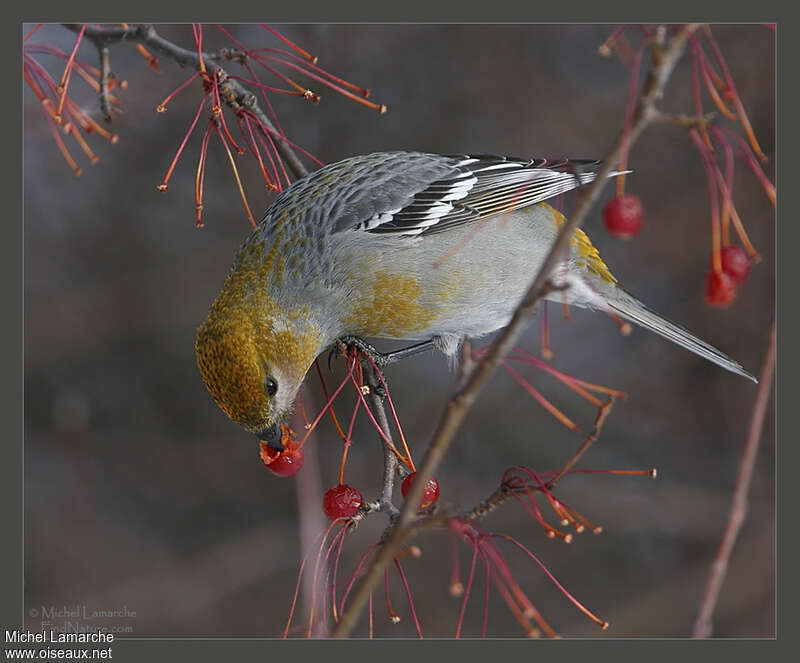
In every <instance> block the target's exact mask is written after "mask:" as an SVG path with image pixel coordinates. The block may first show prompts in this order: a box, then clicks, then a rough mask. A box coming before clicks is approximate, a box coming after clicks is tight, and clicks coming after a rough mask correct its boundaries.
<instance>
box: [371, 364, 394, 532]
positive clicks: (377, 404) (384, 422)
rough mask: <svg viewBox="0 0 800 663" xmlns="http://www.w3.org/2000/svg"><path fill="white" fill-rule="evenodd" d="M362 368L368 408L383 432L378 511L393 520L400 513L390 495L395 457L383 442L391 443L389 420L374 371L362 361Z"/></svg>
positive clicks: (392, 489) (391, 492)
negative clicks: (367, 390) (367, 389)
mask: <svg viewBox="0 0 800 663" xmlns="http://www.w3.org/2000/svg"><path fill="white" fill-rule="evenodd" d="M361 363H362V366H363V367H364V382H365V383H366V385H367V386H368V387H369V393H368V394H367V399H368V400H369V406H370V408H372V411H373V413H374V414H375V418H376V419H377V421H378V425H379V426H380V427H381V430H382V431H383V435H384V437H381V436H380V435H379V436H378V439H379V440H380V442H381V444H382V445H383V488H382V489H381V495H380V498H379V500H378V504H379V505H380V510H381V511H384V512H386V513H388V514H389V517H390V518H391V519H392V520H394V519H395V518H396V517H397V516H398V515H399V513H400V511H399V510H398V509H397V507H396V506H395V505H394V504H393V503H392V495H393V493H394V481H395V478H396V477H397V455H396V454H395V453H394V451H393V450H392V449H391V447H390V446H389V445H388V444H387V443H386V442H385V440H389V441H390V442H392V432H391V430H390V428H389V418H388V417H387V416H386V409H385V408H384V407H383V401H382V400H381V397H380V395H379V388H380V386H381V385H380V380H379V379H378V376H377V374H376V372H375V371H376V369H375V367H374V366H373V365H372V362H370V361H362V362H361Z"/></svg>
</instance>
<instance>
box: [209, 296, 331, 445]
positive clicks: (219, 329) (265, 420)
mask: <svg viewBox="0 0 800 663" xmlns="http://www.w3.org/2000/svg"><path fill="white" fill-rule="evenodd" d="M292 318H294V319H292ZM321 346H322V343H321V339H320V336H319V335H318V334H315V333H314V332H313V330H312V329H311V328H310V327H309V325H308V324H307V320H304V319H303V318H302V316H289V317H287V316H280V317H276V315H275V312H274V310H270V307H268V306H258V305H255V303H253V302H251V303H250V305H244V303H243V302H241V301H239V302H236V301H233V302H232V301H230V298H229V297H225V293H223V295H222V296H221V297H220V298H218V300H217V301H216V302H215V304H214V306H213V307H212V309H211V311H210V312H209V314H208V317H207V318H206V320H205V322H204V323H203V324H202V326H201V327H200V328H199V329H198V331H197V340H196V344H195V351H196V354H197V366H198V368H199V369H200V374H201V376H202V377H203V381H204V382H205V385H206V387H207V389H208V391H209V392H210V393H211V396H212V397H213V398H214V400H215V401H216V402H217V405H219V407H220V408H221V409H222V411H223V412H224V413H225V414H226V415H228V417H230V418H231V419H232V420H233V421H235V422H236V423H237V424H239V425H240V426H242V428H244V429H245V430H246V431H248V432H250V433H255V434H256V435H257V436H258V437H259V438H261V439H263V440H264V441H266V442H267V443H268V444H270V445H271V446H275V448H278V449H280V448H281V442H280V439H281V434H280V428H279V426H280V423H281V422H282V421H283V420H284V418H285V417H286V416H287V415H288V414H289V412H290V411H291V408H292V404H293V403H294V399H295V396H296V395H297V391H298V389H299V388H300V385H301V383H302V381H303V378H304V377H305V374H306V371H307V370H308V368H309V366H310V365H311V363H312V362H313V361H314V358H315V357H316V356H317V354H318V353H319V351H320V350H321Z"/></svg>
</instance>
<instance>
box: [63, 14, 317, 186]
mask: <svg viewBox="0 0 800 663" xmlns="http://www.w3.org/2000/svg"><path fill="white" fill-rule="evenodd" d="M64 26H65V27H66V28H69V29H70V30H72V31H74V32H78V31H80V29H81V27H82V26H81V25H80V24H74V23H65V24H64ZM84 36H85V37H86V38H88V39H90V40H91V41H93V42H94V43H95V44H96V45H97V47H98V49H100V52H101V53H102V50H103V49H104V48H107V47H108V45H110V44H118V43H121V42H130V43H135V44H143V45H144V46H146V47H148V48H150V49H152V50H153V51H155V52H158V53H159V54H161V55H162V56H164V57H166V58H169V59H170V60H172V61H173V62H175V63H177V64H179V65H180V66H182V67H192V68H194V69H198V70H199V69H200V61H199V58H198V55H197V51H190V50H188V49H186V48H183V47H181V46H178V45H177V44H175V43H173V42H171V41H169V40H168V39H165V38H164V37H162V36H161V35H159V34H158V33H157V32H156V29H155V28H154V27H153V26H152V25H134V26H130V27H127V28H123V27H121V26H117V25H108V26H96V25H87V26H86V31H85V32H84ZM221 58H222V55H220V54H214V53H203V61H204V63H205V67H206V70H207V71H209V72H210V73H211V74H212V75H218V73H217V72H223V73H227V72H225V70H224V69H223V68H222V67H220V66H219V65H218V64H217V63H216V60H219V59H221ZM101 61H102V58H101ZM222 78H223V79H224V81H220V84H219V85H220V93H223V92H226V91H227V92H228V94H220V97H221V98H222V99H223V100H224V101H225V103H227V104H228V105H229V106H231V107H232V108H233V107H234V103H236V104H239V105H240V106H244V107H245V108H247V109H248V110H250V111H251V112H252V113H253V114H254V115H255V116H256V117H257V118H258V121H259V122H260V123H261V124H263V125H264V126H265V127H267V128H268V129H270V130H271V131H272V132H274V133H273V134H272V135H273V137H274V138H275V146H276V148H277V149H278V152H279V153H280V155H281V158H282V159H283V160H284V161H285V162H286V164H287V165H288V166H289V168H290V169H291V171H292V173H293V174H294V176H295V177H297V178H300V177H304V176H305V175H308V170H307V169H306V167H305V166H304V165H303V163H302V162H301V161H300V158H299V157H298V156H297V153H296V152H295V151H294V150H293V149H292V147H291V146H290V145H289V144H288V143H287V142H286V140H285V138H284V137H283V136H282V135H281V133H280V132H279V131H277V129H275V125H274V124H272V122H271V121H270V119H269V118H268V117H267V115H266V114H265V113H264V111H263V109H262V108H261V107H260V106H259V104H258V100H257V98H256V95H255V94H253V93H252V92H250V90H248V89H247V88H246V87H245V86H244V85H242V84H241V83H239V82H238V81H236V80H233V79H231V78H229V77H228V76H227V75H225V76H223V77H222ZM100 103H101V106H102V104H103V101H102V93H101V102H100Z"/></svg>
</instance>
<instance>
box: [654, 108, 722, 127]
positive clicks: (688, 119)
mask: <svg viewBox="0 0 800 663" xmlns="http://www.w3.org/2000/svg"><path fill="white" fill-rule="evenodd" d="M716 119H717V112H716V111H711V112H710V113H706V114H705V115H685V114H683V113H664V112H662V111H656V112H655V113H654V114H653V122H659V123H661V124H673V125H675V126H676V127H681V128H682V129H692V128H694V127H707V126H708V125H709V124H711V123H712V122H714V120H716Z"/></svg>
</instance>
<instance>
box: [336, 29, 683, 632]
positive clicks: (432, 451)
mask: <svg viewBox="0 0 800 663" xmlns="http://www.w3.org/2000/svg"><path fill="white" fill-rule="evenodd" d="M698 27H699V25H696V24H690V25H686V26H683V27H682V28H680V29H679V31H678V32H677V33H676V34H675V35H674V36H673V37H672V38H671V39H670V40H669V43H668V44H666V47H664V42H665V40H666V29H665V28H664V27H660V28H659V29H658V30H656V37H655V38H654V41H653V44H652V49H651V66H650V71H649V73H648V76H647V80H646V81H645V84H644V88H643V91H642V94H641V96H640V98H639V103H638V104H637V108H636V112H635V114H634V120H633V125H632V126H631V128H630V132H629V133H628V136H627V145H628V148H629V149H630V147H631V146H632V145H633V144H634V143H635V142H636V140H637V139H638V137H639V136H640V135H641V133H642V131H643V130H644V129H645V128H646V127H647V126H648V124H649V123H650V122H651V121H652V119H653V113H654V112H655V110H656V108H655V104H656V101H657V100H659V99H660V98H661V97H662V96H663V93H664V86H665V85H666V83H667V81H668V80H669V78H670V75H671V74H672V72H673V70H674V69H675V65H676V64H677V63H678V61H679V60H680V58H681V56H682V55H683V52H684V49H685V47H686V41H687V40H688V38H689V36H690V35H691V34H692V33H693V32H694V31H695V30H696V29H697V28H698ZM620 143H621V139H618V140H617V142H616V146H615V148H614V149H613V150H612V151H611V153H610V154H609V155H608V157H606V159H605V162H604V164H603V166H602V167H601V168H600V170H599V171H598V173H597V176H596V178H595V179H594V181H593V182H592V183H591V184H589V185H588V186H587V187H586V189H585V193H584V195H583V196H582V197H581V199H580V201H579V202H578V205H577V207H576V209H575V212H574V214H573V215H572V217H571V218H570V219H569V220H568V221H566V222H565V223H564V225H563V226H562V227H561V230H560V231H559V234H558V236H557V237H556V240H555V243H554V244H553V246H552V247H551V249H550V252H549V254H548V255H547V257H546V258H545V260H544V262H543V264H542V266H541V267H540V269H539V272H538V274H537V275H536V277H535V278H534V280H533V282H532V283H531V286H530V287H529V288H528V291H527V293H526V294H525V296H524V297H523V298H522V301H521V302H520V304H519V306H518V307H517V309H516V311H515V312H514V315H513V317H512V318H511V322H510V323H509V325H508V326H507V327H506V328H505V329H504V330H503V332H501V334H500V336H499V337H498V339H497V341H496V342H495V343H494V345H492V347H491V349H490V350H489V351H488V352H487V353H486V354H485V355H484V356H483V358H482V359H481V360H480V361H479V362H478V363H477V364H476V366H475V367H474V368H473V370H472V372H471V374H470V376H469V378H468V379H467V381H466V384H465V385H464V386H463V387H462V388H460V389H458V390H457V391H456V393H455V394H454V395H453V397H452V398H451V399H450V401H449V403H448V404H447V406H446V408H445V410H444V413H443V415H442V418H441V420H440V421H439V425H438V426H437V428H436V432H435V433H434V435H433V438H432V440H431V443H430V445H429V446H428V450H427V452H426V454H425V458H424V459H423V461H422V464H421V465H420V466H419V467H418V468H417V480H416V481H414V483H413V484H412V486H411V489H410V491H409V494H408V495H407V496H406V501H405V504H404V506H403V509H402V511H401V512H400V517H399V518H398V519H397V521H396V523H395V525H394V527H393V528H392V530H391V532H390V533H389V535H388V536H387V537H386V540H385V541H384V542H383V545H382V546H381V549H380V550H379V551H378V552H377V554H376V555H375V557H374V558H373V559H372V562H371V564H370V567H369V569H368V570H367V573H366V575H365V577H364V578H363V580H362V581H361V583H360V585H359V586H358V588H357V589H356V591H355V593H354V595H353V598H352V600H351V601H350V603H349V605H348V607H347V609H346V610H345V612H344V613H343V614H342V616H341V619H340V621H339V624H338V625H337V627H336V630H335V631H334V633H333V635H334V637H347V636H348V635H349V634H350V633H351V632H352V630H353V628H354V626H355V624H356V621H357V620H358V617H359V615H360V614H361V611H362V610H363V608H364V606H365V605H366V603H367V600H368V598H369V594H370V592H371V591H372V589H373V588H374V587H375V585H376V583H377V582H378V581H379V580H380V578H381V575H382V574H383V571H384V569H385V568H386V566H387V564H388V563H389V562H390V561H391V560H392V558H393V557H394V555H395V553H396V551H397V550H398V549H399V548H400V547H401V545H402V544H403V542H404V539H405V537H406V536H407V531H408V527H409V525H410V524H411V523H412V520H413V518H414V517H415V515H416V509H415V508H414V506H413V505H416V504H419V503H420V501H421V498H422V493H423V491H424V489H425V484H426V483H427V481H428V479H429V478H430V477H431V476H433V473H434V471H435V470H436V468H437V467H438V466H439V464H440V463H441V461H442V459H443V458H444V455H445V453H446V452H447V450H448V448H449V447H450V444H451V443H452V441H453V439H454V437H455V434H456V432H457V431H458V429H459V428H460V426H461V423H462V422H463V421H464V418H465V417H466V415H467V413H468V412H469V410H470V408H471V407H472V405H473V404H474V402H475V400H476V398H477V396H478V394H479V393H480V391H481V390H482V389H483V387H484V386H485V385H486V383H487V382H488V381H489V379H490V378H491V376H492V375H493V374H494V371H495V370H496V369H497V367H498V366H499V365H500V363H501V362H502V360H503V358H504V357H505V356H506V355H507V354H508V352H510V351H511V349H512V348H513V347H514V345H515V344H516V342H517V339H518V338H519V336H520V335H521V334H522V332H523V330H524V329H525V327H526V326H527V323H528V321H529V320H530V318H531V317H532V316H533V314H534V313H535V311H536V305H537V303H538V301H539V299H541V298H542V297H543V296H544V295H545V294H547V293H548V292H549V291H550V290H551V289H552V287H553V284H552V282H551V280H550V278H551V273H552V271H553V269H554V268H555V267H556V265H557V264H558V262H559V261H560V260H561V258H562V256H563V252H564V250H565V249H566V248H567V246H568V243H569V241H570V240H571V238H572V234H573V232H574V231H575V230H576V229H577V228H579V227H580V225H581V224H582V223H583V221H584V219H585V218H586V217H587V215H588V213H589V211H590V209H591V208H592V206H593V205H594V204H595V203H596V202H597V200H598V199H599V198H600V194H601V193H602V191H603V189H604V188H605V185H606V183H607V180H608V176H609V175H610V174H611V172H612V170H613V169H614V168H615V167H616V165H617V163H618V161H619V156H620V150H621V146H620Z"/></svg>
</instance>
